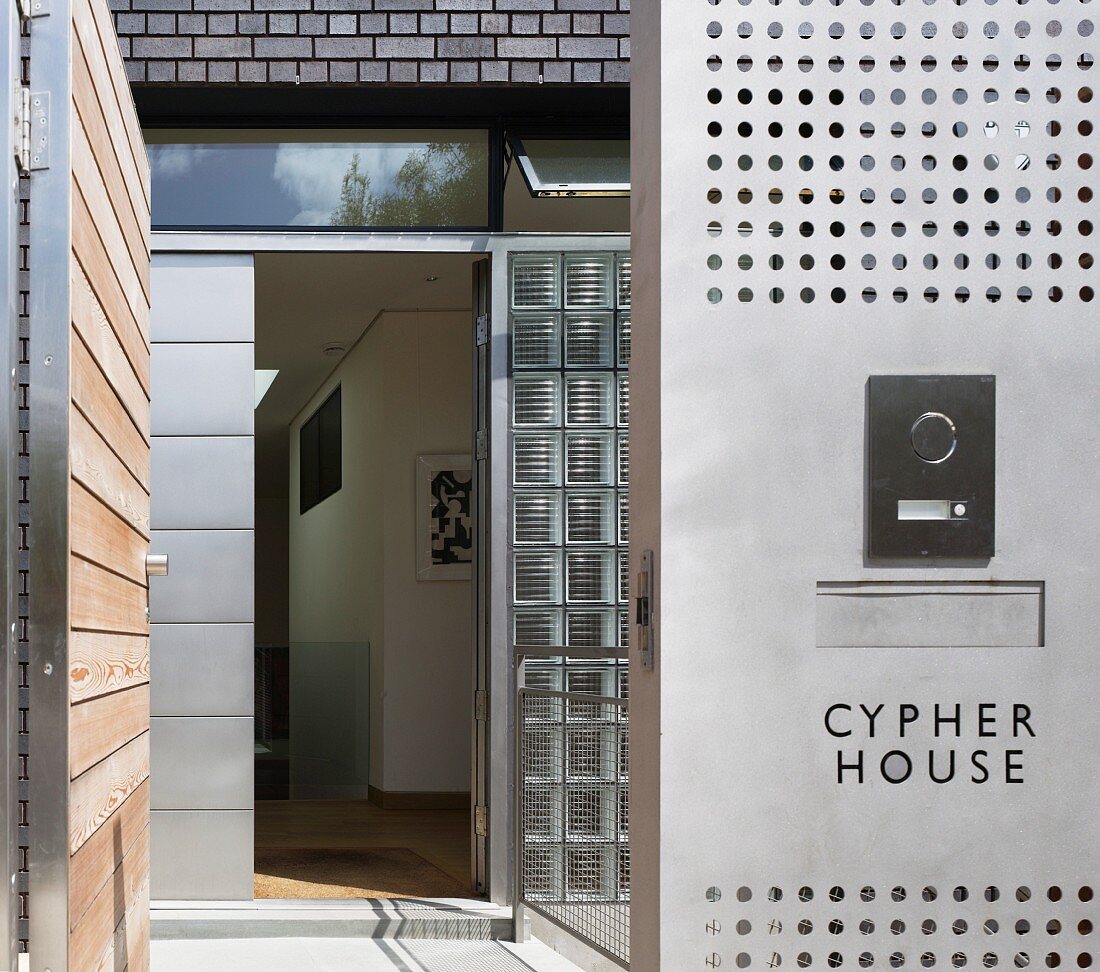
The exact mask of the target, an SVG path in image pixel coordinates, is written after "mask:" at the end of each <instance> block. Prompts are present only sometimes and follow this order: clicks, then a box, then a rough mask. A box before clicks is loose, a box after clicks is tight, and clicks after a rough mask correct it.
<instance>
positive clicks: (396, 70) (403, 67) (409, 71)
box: [390, 61, 417, 84]
mask: <svg viewBox="0 0 1100 972" xmlns="http://www.w3.org/2000/svg"><path fill="white" fill-rule="evenodd" d="M416 80H417V73H416V61H391V62H390V81H392V82H394V83H395V84H410V83H412V82H414V81H416Z"/></svg>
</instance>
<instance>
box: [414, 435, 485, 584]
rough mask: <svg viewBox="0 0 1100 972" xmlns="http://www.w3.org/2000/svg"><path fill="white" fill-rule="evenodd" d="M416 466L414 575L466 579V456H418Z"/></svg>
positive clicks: (469, 477) (470, 542)
mask: <svg viewBox="0 0 1100 972" xmlns="http://www.w3.org/2000/svg"><path fill="white" fill-rule="evenodd" d="M416 467H417V468H416V474H417V475H416V480H417V481H416V494H417V548H418V549H417V562H416V575H417V577H418V578H419V579H420V580H469V578H470V571H471V565H472V563H473V550H474V534H473V516H472V512H473V511H472V507H471V496H472V489H473V471H472V466H471V463H470V457H469V456H468V455H442V456H418V457H417V460H416Z"/></svg>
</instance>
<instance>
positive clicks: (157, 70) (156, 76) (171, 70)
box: [147, 61, 176, 81]
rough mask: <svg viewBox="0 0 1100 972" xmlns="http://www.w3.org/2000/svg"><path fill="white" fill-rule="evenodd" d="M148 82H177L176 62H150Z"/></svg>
mask: <svg viewBox="0 0 1100 972" xmlns="http://www.w3.org/2000/svg"><path fill="white" fill-rule="evenodd" d="M147 71H148V76H147V77H148V80H150V81H175V80H176V62H175V61H150V62H149V65H148V68H147Z"/></svg>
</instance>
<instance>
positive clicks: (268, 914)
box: [150, 898, 514, 941]
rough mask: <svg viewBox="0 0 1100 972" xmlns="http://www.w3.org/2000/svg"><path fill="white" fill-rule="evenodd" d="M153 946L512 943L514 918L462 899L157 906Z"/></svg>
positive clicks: (164, 903) (170, 903)
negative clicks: (296, 941)
mask: <svg viewBox="0 0 1100 972" xmlns="http://www.w3.org/2000/svg"><path fill="white" fill-rule="evenodd" d="M150 928H151V934H152V937H153V939H154V940H156V941H169V940H182V939H244V938H393V939H397V938H401V939H434V940H444V941H512V940H513V938H514V935H513V932H514V929H513V925H512V911H511V909H510V908H501V907H498V906H497V905H494V904H492V903H490V902H487V901H478V900H476V899H469V900H467V899H461V898H442V899H438V900H430V901H427V900H407V899H397V898H386V899H376V900H363V899H358V900H347V901H345V900H323V901H322V900H318V901H300V900H293V901H279V900H262V901H260V900H258V901H201V902H199V901H155V902H153V905H152V909H151V923H150Z"/></svg>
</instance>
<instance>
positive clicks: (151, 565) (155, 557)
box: [145, 553, 168, 577]
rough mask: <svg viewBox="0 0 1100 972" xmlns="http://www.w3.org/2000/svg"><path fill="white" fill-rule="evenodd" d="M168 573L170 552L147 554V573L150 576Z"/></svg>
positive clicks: (162, 575)
mask: <svg viewBox="0 0 1100 972" xmlns="http://www.w3.org/2000/svg"><path fill="white" fill-rule="evenodd" d="M167 573H168V554H155V553H151V554H146V555H145V574H146V576H148V577H164V576H165V575H166V574H167Z"/></svg>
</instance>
